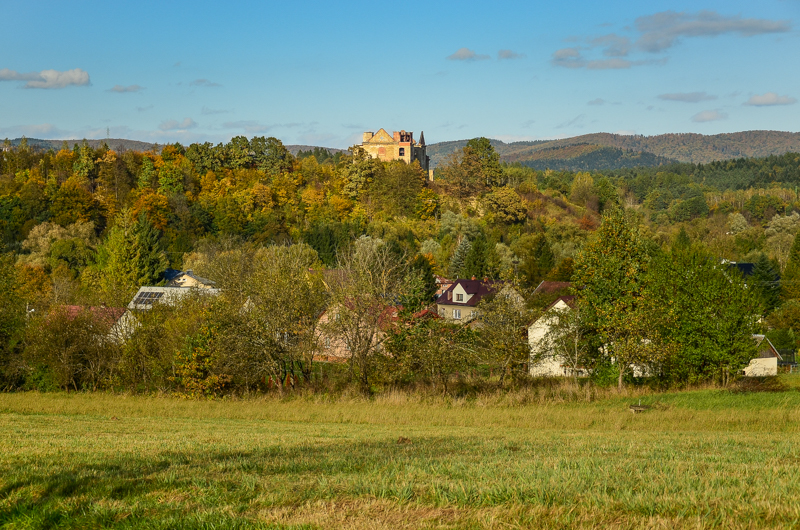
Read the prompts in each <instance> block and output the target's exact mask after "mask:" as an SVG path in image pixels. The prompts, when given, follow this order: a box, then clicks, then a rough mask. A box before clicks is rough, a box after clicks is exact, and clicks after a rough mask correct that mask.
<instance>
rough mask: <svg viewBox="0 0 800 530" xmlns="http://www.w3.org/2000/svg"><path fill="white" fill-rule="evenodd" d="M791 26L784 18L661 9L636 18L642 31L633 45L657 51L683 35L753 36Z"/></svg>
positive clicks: (777, 31) (781, 30)
mask: <svg viewBox="0 0 800 530" xmlns="http://www.w3.org/2000/svg"><path fill="white" fill-rule="evenodd" d="M791 28H792V26H791V24H790V23H789V21H787V20H767V19H763V18H742V17H740V16H725V15H721V14H719V13H717V12H715V11H700V12H698V13H686V12H680V13H677V12H675V11H662V12H660V13H656V14H654V15H647V16H643V17H639V18H637V19H636V29H637V30H639V32H640V33H641V35H640V37H639V39H638V40H637V41H636V45H637V46H638V47H639V48H641V49H643V50H645V51H648V52H660V51H663V50H666V49H667V48H670V47H672V46H674V45H675V44H676V43H677V42H679V41H680V40H681V39H685V38H691V37H716V36H719V35H725V34H734V35H737V36H739V37H754V36H756V35H764V34H769V33H786V32H788V31H790V30H791Z"/></svg>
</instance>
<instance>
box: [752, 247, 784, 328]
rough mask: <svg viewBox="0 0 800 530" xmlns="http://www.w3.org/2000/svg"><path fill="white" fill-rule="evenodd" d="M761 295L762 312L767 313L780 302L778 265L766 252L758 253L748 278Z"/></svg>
mask: <svg viewBox="0 0 800 530" xmlns="http://www.w3.org/2000/svg"><path fill="white" fill-rule="evenodd" d="M748 280H749V283H751V284H752V285H753V287H754V289H755V290H756V291H757V292H758V293H759V295H760V297H761V303H762V307H763V308H764V312H765V314H766V313H769V312H771V311H772V310H773V309H775V308H776V307H778V305H779V304H780V298H781V281H780V280H781V276H780V273H779V272H778V266H777V265H776V264H774V263H773V262H772V261H771V260H770V259H769V258H768V257H767V255H766V254H763V253H761V254H759V255H758V259H757V260H756V262H755V264H754V266H753V274H752V275H751V276H750V278H749V279H748Z"/></svg>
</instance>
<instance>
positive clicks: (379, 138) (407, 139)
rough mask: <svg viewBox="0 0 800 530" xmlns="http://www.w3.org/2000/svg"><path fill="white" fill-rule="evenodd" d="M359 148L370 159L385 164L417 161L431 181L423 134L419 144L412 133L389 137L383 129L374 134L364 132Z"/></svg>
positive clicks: (431, 173) (395, 134) (428, 158)
mask: <svg viewBox="0 0 800 530" xmlns="http://www.w3.org/2000/svg"><path fill="white" fill-rule="evenodd" d="M361 147H362V148H363V149H364V150H365V151H366V152H367V153H368V154H369V155H370V156H371V157H372V158H377V159H378V160H382V161H385V162H388V161H390V160H403V161H405V162H406V163H407V164H410V163H412V162H414V161H417V162H419V165H420V167H421V168H422V169H423V170H424V171H425V172H426V173H427V174H428V180H433V171H432V170H431V169H430V165H431V158H430V157H429V156H428V155H427V154H426V147H425V133H420V135H419V142H415V141H414V133H413V132H406V131H399V132H398V131H394V132H393V133H392V135H391V136H390V135H389V133H388V132H386V130H385V129H379V130H378V132H376V133H372V132H365V133H364V136H363V141H362V142H361Z"/></svg>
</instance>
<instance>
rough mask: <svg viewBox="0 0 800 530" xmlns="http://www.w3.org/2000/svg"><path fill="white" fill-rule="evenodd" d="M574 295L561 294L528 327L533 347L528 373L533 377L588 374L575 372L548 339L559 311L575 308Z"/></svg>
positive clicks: (529, 338) (583, 371)
mask: <svg viewBox="0 0 800 530" xmlns="http://www.w3.org/2000/svg"><path fill="white" fill-rule="evenodd" d="M575 306H576V302H575V297H574V296H561V297H559V298H558V299H556V301H555V302H553V303H552V304H550V305H549V306H548V307H547V308H546V309H545V310H544V312H543V314H542V315H541V316H540V317H539V318H538V319H536V320H535V321H534V322H533V323H531V325H530V326H529V327H528V344H529V345H530V348H531V354H530V355H531V356H530V362H529V364H528V373H529V374H530V375H531V376H533V377H561V376H574V375H578V376H584V375H588V373H587V372H586V371H585V370H582V369H578V373H577V374H575V373H574V372H573V369H572V367H570V366H569V364H568V363H567V360H566V359H565V358H564V356H563V354H561V353H559V352H557V351H555V350H554V349H553V347H552V345H551V344H549V341H548V334H549V333H550V331H551V330H552V329H553V326H555V325H556V323H557V322H558V316H559V312H568V311H572V310H574V309H575Z"/></svg>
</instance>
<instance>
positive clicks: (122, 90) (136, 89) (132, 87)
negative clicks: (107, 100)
mask: <svg viewBox="0 0 800 530" xmlns="http://www.w3.org/2000/svg"><path fill="white" fill-rule="evenodd" d="M142 90H144V87H143V86H139V85H128V86H122V85H114V86H113V87H111V88H109V89H108V91H109V92H117V93H119V94H124V93H125V92H141V91H142Z"/></svg>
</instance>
